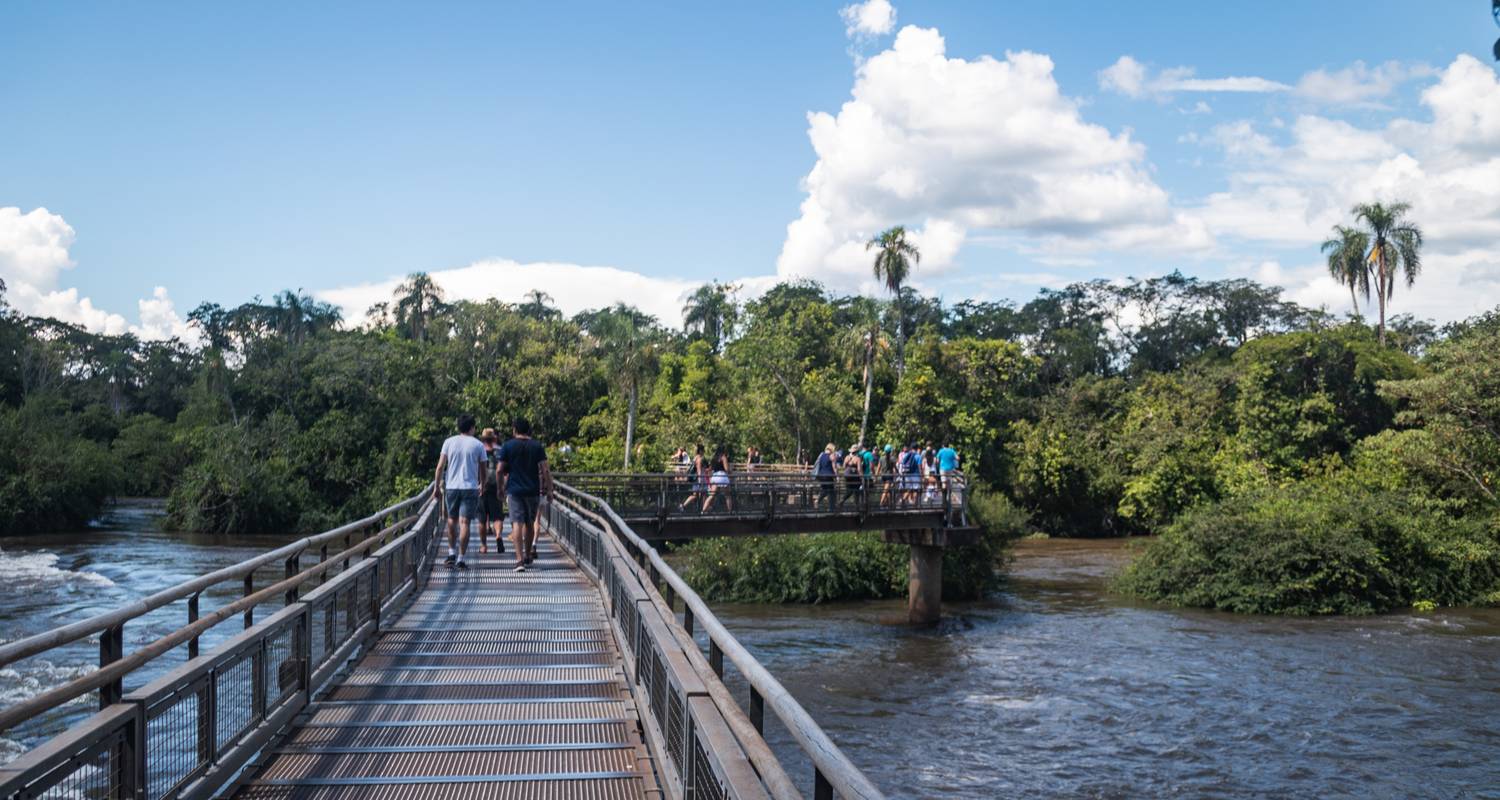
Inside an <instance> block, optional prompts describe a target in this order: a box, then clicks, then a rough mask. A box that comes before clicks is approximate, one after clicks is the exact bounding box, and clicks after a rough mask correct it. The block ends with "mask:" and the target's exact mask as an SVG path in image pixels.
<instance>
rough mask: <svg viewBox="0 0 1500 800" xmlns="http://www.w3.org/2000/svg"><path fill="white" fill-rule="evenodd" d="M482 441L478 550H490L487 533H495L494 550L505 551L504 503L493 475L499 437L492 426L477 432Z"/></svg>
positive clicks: (498, 452)
mask: <svg viewBox="0 0 1500 800" xmlns="http://www.w3.org/2000/svg"><path fill="white" fill-rule="evenodd" d="M479 441H481V442H484V452H485V455H486V457H487V458H488V460H487V461H486V462H485V467H484V476H483V481H482V482H481V485H480V487H479V511H480V515H481V516H482V517H483V518H484V521H483V522H481V523H480V524H479V552H481V553H488V552H489V551H490V546H489V535H490V534H491V533H493V534H495V552H497V553H504V552H505V504H504V503H503V502H501V501H500V481H499V480H498V479H497V478H496V477H495V474H496V469H495V467H496V464H497V462H499V460H500V446H499V445H500V437H499V436H497V435H495V429H494V428H485V429H484V432H483V433H481V434H479Z"/></svg>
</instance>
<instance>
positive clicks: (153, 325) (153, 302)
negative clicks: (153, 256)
mask: <svg viewBox="0 0 1500 800" xmlns="http://www.w3.org/2000/svg"><path fill="white" fill-rule="evenodd" d="M136 308H137V309H138V310H139V311H140V319H141V322H140V324H139V325H131V326H130V332H131V333H133V334H135V335H136V336H138V337H140V338H142V339H170V338H172V337H174V336H175V337H177V338H179V339H182V340H183V341H186V342H195V341H197V340H198V339H199V333H198V330H197V329H196V328H194V327H192V326H191V325H189V324H187V322H186V321H185V320H183V318H182V317H181V316H179V315H178V314H177V307H176V305H175V304H173V302H172V298H171V296H170V295H169V294H168V293H167V287H165V286H158V287H156V288H155V289H153V290H152V292H151V297H150V298H148V299H143V300H137V301H136Z"/></svg>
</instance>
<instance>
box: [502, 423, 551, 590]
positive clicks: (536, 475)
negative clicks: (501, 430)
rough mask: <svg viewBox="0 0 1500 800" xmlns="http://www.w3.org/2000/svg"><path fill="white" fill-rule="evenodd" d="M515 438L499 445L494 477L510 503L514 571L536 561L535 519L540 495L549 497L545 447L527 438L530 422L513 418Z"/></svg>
mask: <svg viewBox="0 0 1500 800" xmlns="http://www.w3.org/2000/svg"><path fill="white" fill-rule="evenodd" d="M511 430H512V431H513V432H514V433H515V438H514V439H511V440H510V441H508V442H506V443H505V444H503V445H501V446H500V457H499V459H498V462H499V463H498V464H496V467H495V468H496V471H497V473H498V475H497V477H498V478H499V479H500V481H501V484H502V485H503V486H504V487H505V495H506V497H507V499H509V501H510V535H511V541H512V542H513V543H515V546H516V572H525V571H526V565H527V564H530V563H531V562H533V561H535V560H536V516H537V511H538V510H539V509H540V507H541V495H543V494H545V495H547V497H548V498H551V497H552V471H551V470H550V469H548V468H547V448H545V447H543V446H542V443H541V442H538V441H537V440H535V439H533V438H531V423H530V422H527V421H526V419H525V418H523V417H517V418H516V419H515V421H514V422H512V423H511Z"/></svg>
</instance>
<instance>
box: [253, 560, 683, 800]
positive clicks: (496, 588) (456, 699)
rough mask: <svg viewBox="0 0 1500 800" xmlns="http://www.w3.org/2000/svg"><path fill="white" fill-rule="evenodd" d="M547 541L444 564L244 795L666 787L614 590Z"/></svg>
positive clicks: (292, 799) (606, 797)
mask: <svg viewBox="0 0 1500 800" xmlns="http://www.w3.org/2000/svg"><path fill="white" fill-rule="evenodd" d="M472 549H477V546H476V545H473V544H471V550H472ZM538 551H539V558H538V560H537V562H536V564H535V565H533V568H532V569H531V570H530V571H528V572H526V573H515V572H512V571H511V569H510V568H511V565H512V563H513V562H512V560H511V556H509V555H505V556H497V555H495V554H493V553H491V554H489V555H484V556H474V557H472V559H471V566H472V567H473V569H471V570H469V571H468V572H458V571H448V570H445V569H443V568H442V567H441V566H440V567H438V568H437V570H436V571H435V572H434V573H433V575H432V579H431V583H430V584H429V585H428V586H427V588H426V590H425V591H423V592H422V593H421V594H419V595H418V596H417V597H416V600H415V601H414V602H413V603H412V604H411V606H410V607H408V608H407V609H406V610H405V612H404V613H403V614H402V615H401V617H400V619H399V620H397V621H396V622H395V623H394V624H392V625H390V626H389V627H384V626H383V632H382V634H381V635H380V637H379V638H378V639H377V640H376V643H375V644H374V646H373V647H371V648H370V651H369V654H368V655H366V656H365V657H364V658H363V659H362V660H360V661H359V662H358V663H357V664H356V665H355V666H354V668H353V670H352V671H351V672H350V673H349V674H348V676H347V677H346V678H344V680H342V681H341V682H339V683H338V684H337V686H335V687H334V688H333V689H332V690H331V691H330V692H328V694H327V696H326V697H325V698H324V699H321V700H319V701H317V702H314V703H313V704H311V705H310V706H309V707H308V708H307V710H306V711H305V712H304V714H303V715H301V716H299V718H298V720H297V722H296V723H295V724H294V729H293V731H292V732H291V733H290V735H288V736H287V737H286V738H285V739H283V740H282V743H281V745H280V746H279V747H278V749H277V750H276V751H275V752H274V753H272V754H271V755H270V756H269V757H268V758H267V759H266V761H265V763H264V764H263V765H262V766H261V767H260V768H259V769H258V770H255V771H254V774H253V777H252V778H251V779H250V781H249V782H248V783H246V784H244V785H242V786H241V787H240V788H239V791H238V792H237V793H236V794H235V795H233V796H234V797H239V798H249V799H250V800H353V798H362V799H368V800H386V799H387V798H392V799H393V798H400V799H401V800H407V799H408V798H500V799H501V800H503V799H504V798H516V799H517V800H520V799H521V798H525V799H526V800H540V799H541V798H580V799H585V800H614V799H615V798H621V799H622V800H623V799H624V798H639V797H645V796H647V795H648V793H649V794H650V795H653V796H654V795H656V794H657V792H656V791H655V789H656V782H655V779H654V777H653V776H652V772H651V761H650V757H649V754H648V751H647V749H646V747H645V745H644V744H643V742H642V739H641V734H640V730H641V723H640V718H639V715H638V712H637V709H636V706H635V703H634V702H633V700H632V699H631V693H630V689H629V686H628V684H627V682H626V676H625V673H624V671H623V670H622V666H621V657H620V653H619V650H618V649H617V647H616V645H615V642H614V638H613V636H612V634H611V633H610V629H609V625H608V622H607V620H606V617H605V611H604V607H603V604H602V602H601V598H600V595H599V592H598V591H597V590H596V589H595V588H594V586H593V585H592V584H591V583H590V582H589V580H588V579H587V578H586V577H585V576H584V574H583V573H582V572H581V571H580V570H579V568H578V566H577V565H576V564H574V563H573V561H572V560H571V559H570V558H569V557H568V556H567V555H566V554H564V553H563V552H562V551H561V549H560V548H559V547H558V546H557V544H556V543H555V542H553V541H552V540H551V539H550V538H548V537H546V536H543V537H541V540H540V541H539V542H538Z"/></svg>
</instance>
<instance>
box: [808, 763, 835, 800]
mask: <svg viewBox="0 0 1500 800" xmlns="http://www.w3.org/2000/svg"><path fill="white" fill-rule="evenodd" d="M813 800H833V784H831V783H829V782H828V779H827V778H825V777H823V771H822V770H820V769H818V768H817V767H813Z"/></svg>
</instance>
